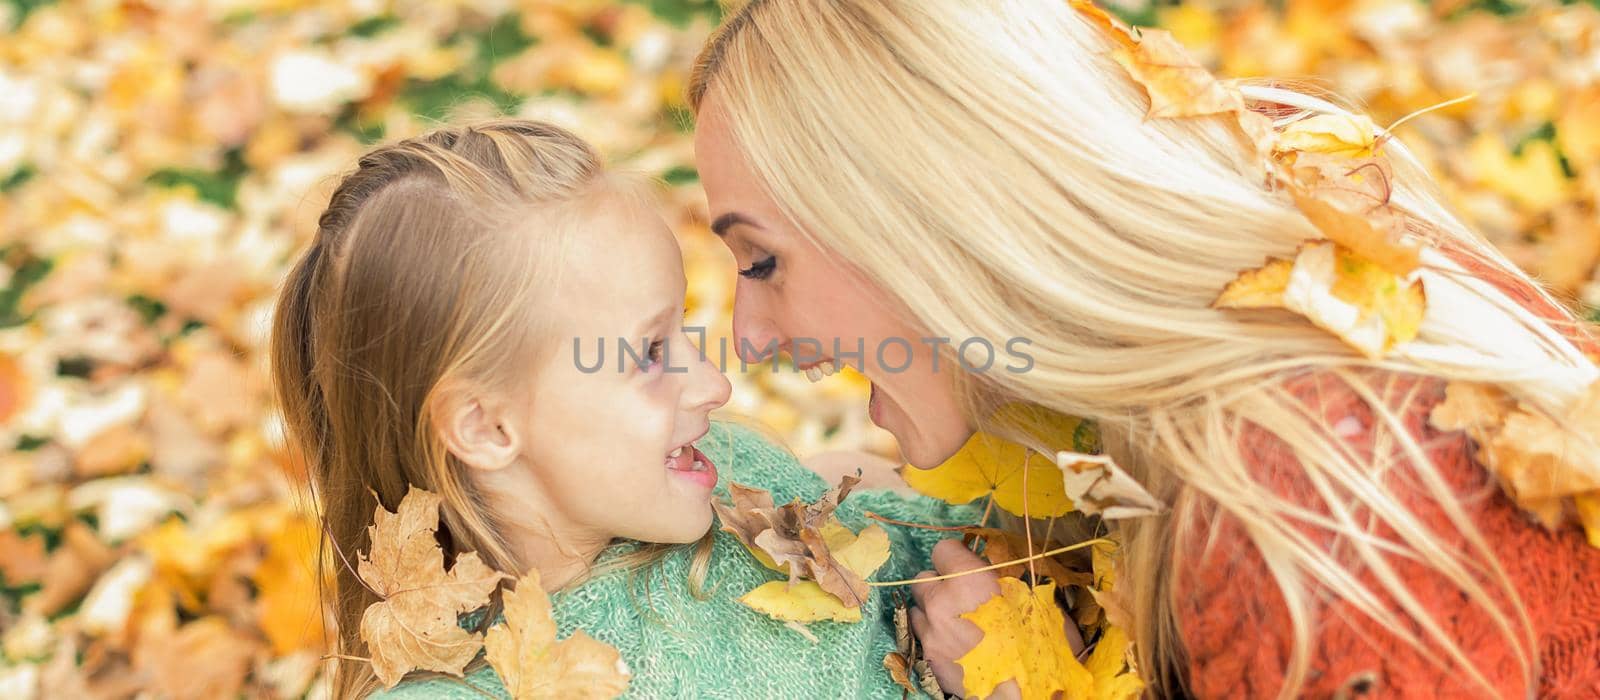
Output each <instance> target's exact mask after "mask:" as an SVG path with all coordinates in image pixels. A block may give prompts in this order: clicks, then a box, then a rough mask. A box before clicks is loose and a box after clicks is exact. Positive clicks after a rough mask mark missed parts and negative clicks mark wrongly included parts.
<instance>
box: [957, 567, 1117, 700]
mask: <svg viewBox="0 0 1600 700" xmlns="http://www.w3.org/2000/svg"><path fill="white" fill-rule="evenodd" d="M961 617H962V618H963V619H965V620H968V621H970V622H971V623H972V624H974V625H977V626H978V629H980V630H982V631H983V639H981V640H979V641H978V645H977V646H975V647H973V648H972V650H971V651H968V652H967V653H966V654H965V655H963V656H962V657H961V658H958V659H956V663H957V664H958V665H960V666H961V672H962V678H963V683H964V684H965V685H966V689H967V692H968V693H970V694H973V695H977V696H979V697H987V696H989V695H991V694H993V693H994V690H995V688H996V687H998V686H999V685H1000V684H1002V683H1005V682H1006V681H1009V680H1015V681H1016V683H1017V688H1018V690H1020V691H1021V693H1022V698H1023V700H1033V699H1034V698H1038V699H1039V700H1050V698H1053V697H1055V695H1056V694H1057V693H1063V692H1064V693H1065V694H1066V697H1068V698H1087V697H1090V696H1091V693H1093V692H1094V685H1095V683H1094V676H1092V675H1091V674H1090V673H1089V670H1088V669H1087V668H1084V666H1083V664H1081V663H1079V662H1078V660H1077V658H1075V657H1074V656H1073V655H1072V654H1070V653H1063V650H1065V649H1070V648H1071V645H1070V644H1068V642H1067V634H1066V631H1065V629H1066V628H1065V627H1064V625H1065V624H1066V619H1065V618H1064V617H1063V616H1062V614H1061V608H1060V606H1058V605H1057V604H1056V599H1055V584H1053V583H1043V584H1040V585H1038V586H1034V587H1032V588H1029V587H1028V584H1025V583H1023V582H1022V581H1020V580H1018V579H1015V578H1002V579H1000V593H999V595H996V596H995V597H993V598H990V599H989V600H988V601H985V602H984V603H983V605H980V606H978V608H977V609H976V610H973V611H972V612H969V613H967V614H965V615H962V616H961Z"/></svg>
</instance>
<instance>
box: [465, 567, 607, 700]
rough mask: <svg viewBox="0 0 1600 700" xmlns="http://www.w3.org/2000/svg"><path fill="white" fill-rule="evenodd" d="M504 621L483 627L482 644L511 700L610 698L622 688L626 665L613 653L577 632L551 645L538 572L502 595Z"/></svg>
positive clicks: (552, 633) (546, 601) (552, 622)
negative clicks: (503, 682)
mask: <svg viewBox="0 0 1600 700" xmlns="http://www.w3.org/2000/svg"><path fill="white" fill-rule="evenodd" d="M505 617H506V619H505V622H504V623H501V624H497V625H494V626H493V627H490V628H489V632H488V634H487V635H486V636H485V637H484V640H483V645H484V649H485V650H486V651H487V656H488V658H489V665H490V666H493V667H494V670H495V672H497V673H499V674H500V678H501V679H503V680H504V681H505V684H506V690H507V691H508V692H510V693H511V697H512V698H515V700H565V699H566V698H573V699H574V700H587V699H590V698H614V697H617V696H618V695H621V694H622V693H623V691H626V690H627V689H628V678H629V675H630V674H629V673H628V666H627V664H625V663H623V661H622V656H621V655H620V654H618V653H617V650H616V649H615V648H613V647H611V646H610V645H607V644H605V643H603V642H598V641H595V640H594V639H593V638H592V637H590V636H589V635H587V634H585V633H584V632H583V630H578V631H576V632H573V633H572V636H570V637H568V638H566V639H565V640H562V641H559V642H558V641H556V623H555V620H554V619H552V618H551V608H550V597H549V596H548V595H546V594H545V592H544V589H543V588H541V587H540V584H539V572H537V571H530V572H528V575H527V576H524V577H522V580H520V581H518V582H517V587H516V588H515V589H514V590H510V591H506V593H505Z"/></svg>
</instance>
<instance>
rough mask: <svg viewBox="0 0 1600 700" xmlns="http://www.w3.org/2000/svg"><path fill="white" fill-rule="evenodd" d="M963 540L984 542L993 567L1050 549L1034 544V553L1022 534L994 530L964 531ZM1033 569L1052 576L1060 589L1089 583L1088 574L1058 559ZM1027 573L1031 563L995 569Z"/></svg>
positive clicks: (985, 554) (1006, 573)
mask: <svg viewBox="0 0 1600 700" xmlns="http://www.w3.org/2000/svg"><path fill="white" fill-rule="evenodd" d="M963 538H964V539H965V540H966V541H967V542H968V543H969V544H970V543H971V542H972V541H973V540H983V558H984V559H987V560H988V561H989V563H990V564H999V563H1001V562H1008V561H1016V560H1018V559H1024V558H1026V557H1028V556H1030V554H1037V553H1039V552H1043V551H1045V550H1047V549H1049V546H1048V545H1046V544H1045V543H1043V542H1034V543H1033V547H1032V548H1031V552H1030V548H1029V547H1028V540H1027V538H1026V537H1024V536H1023V535H1022V534H1021V533H1016V532H1011V531H1009V530H1001V529H999V528H992V527H975V528H969V529H967V530H965V531H964V533H963ZM1033 570H1034V571H1035V572H1036V573H1037V574H1039V575H1040V576H1047V577H1049V578H1050V580H1052V581H1054V582H1055V583H1056V585H1057V586H1060V587H1062V588H1065V587H1067V586H1082V585H1088V584H1089V574H1088V573H1087V572H1083V571H1073V570H1072V569H1069V568H1067V566H1066V565H1064V564H1062V563H1061V562H1060V561H1059V560H1058V559H1056V558H1055V557H1045V558H1043V559H1039V560H1037V561H1035V562H1033ZM1027 571H1028V565H1027V564H1012V565H1011V566H1007V567H1003V568H999V569H995V574H996V575H999V576H1010V577H1012V578H1021V577H1022V574H1023V573H1025V572H1027Z"/></svg>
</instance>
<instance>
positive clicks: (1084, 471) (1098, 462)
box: [1056, 452, 1166, 520]
mask: <svg viewBox="0 0 1600 700" xmlns="http://www.w3.org/2000/svg"><path fill="white" fill-rule="evenodd" d="M1056 465H1057V466H1059V467H1061V478H1062V482H1063V484H1065V488H1066V491H1067V497H1068V498H1071V499H1072V503H1073V505H1074V506H1076V507H1077V509H1078V510H1080V511H1082V512H1084V513H1087V514H1089V515H1099V516H1100V517H1101V518H1104V519H1106V520H1117V519H1121V518H1142V517H1145V516H1149V515H1156V514H1158V513H1161V512H1162V511H1165V510H1166V506H1165V505H1163V504H1162V503H1161V501H1159V500H1157V499H1156V497H1155V496H1152V495H1150V492H1149V491H1146V490H1144V487H1143V486H1141V485H1139V482H1138V481H1135V480H1134V478H1133V477H1132V476H1129V475H1128V473H1127V472H1125V471H1123V470H1122V467H1119V466H1117V463H1116V462H1114V461H1112V460H1111V458H1110V457H1109V456H1106V455H1091V454H1083V453H1080V452H1057V453H1056Z"/></svg>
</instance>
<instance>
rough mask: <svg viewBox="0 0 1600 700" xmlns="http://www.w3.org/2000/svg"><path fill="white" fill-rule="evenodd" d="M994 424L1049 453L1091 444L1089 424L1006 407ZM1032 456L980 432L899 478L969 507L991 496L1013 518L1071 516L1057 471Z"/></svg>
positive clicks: (1041, 458) (1043, 458) (1047, 461)
mask: <svg viewBox="0 0 1600 700" xmlns="http://www.w3.org/2000/svg"><path fill="white" fill-rule="evenodd" d="M996 420H997V421H998V422H1000V423H1005V424H1012V425H1018V426H1020V427H1021V429H1022V430H1023V431H1024V432H1026V433H1029V434H1032V435H1033V436H1034V437H1035V438H1037V439H1039V440H1040V441H1041V442H1043V443H1044V444H1046V445H1049V446H1050V447H1052V448H1053V449H1074V450H1084V449H1085V448H1087V447H1092V446H1093V442H1094V438H1093V436H1092V428H1091V427H1090V425H1089V424H1088V423H1086V422H1085V421H1082V420H1079V419H1077V418H1073V417H1070V416H1060V415H1049V416H1025V415H1023V414H1022V413H1021V412H1020V409H1016V408H1013V407H1007V408H1006V409H1002V410H1001V411H1000V412H997V413H996ZM1030 455H1031V451H1030V450H1029V449H1028V448H1026V447H1024V446H1022V445H1019V444H1017V443H1015V442H1011V441H1009V440H1005V439H1003V438H1000V437H998V436H995V435H992V434H990V433H987V432H982V431H980V432H978V433H976V434H974V435H973V436H972V437H971V438H969V439H968V440H967V443H966V444H965V445H963V446H962V447H961V450H960V451H958V452H956V454H955V455H953V456H952V457H950V459H948V460H945V462H944V463H943V464H940V465H939V466H937V467H934V468H933V469H911V468H902V469H901V470H900V476H901V477H902V478H904V479H905V482H906V483H907V484H908V485H910V486H911V488H913V489H916V490H917V491H918V492H919V493H922V494H924V495H927V496H931V497H933V498H937V499H939V500H942V501H945V502H946V503H955V504H962V503H971V502H973V501H975V500H977V499H979V498H983V497H984V496H989V495H991V494H992V495H993V497H994V504H995V505H996V506H999V507H1000V508H1001V509H1002V510H1005V511H1006V512H1008V513H1011V514H1013V515H1025V514H1026V515H1031V516H1033V517H1035V518H1047V517H1056V516H1060V515H1064V514H1066V513H1068V512H1070V511H1071V510H1072V501H1071V500H1070V499H1068V498H1067V494H1066V491H1065V490H1064V489H1063V488H1062V483H1061V472H1060V470H1059V469H1058V468H1057V467H1056V466H1055V464H1054V463H1052V462H1051V460H1050V458H1049V457H1046V456H1043V455H1031V458H1030ZM1024 485H1026V492H1024Z"/></svg>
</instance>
